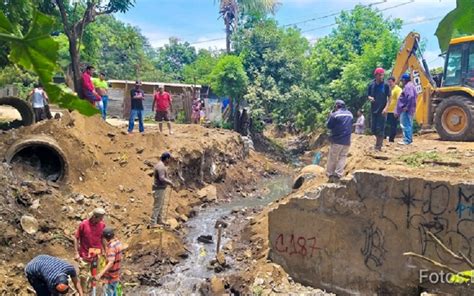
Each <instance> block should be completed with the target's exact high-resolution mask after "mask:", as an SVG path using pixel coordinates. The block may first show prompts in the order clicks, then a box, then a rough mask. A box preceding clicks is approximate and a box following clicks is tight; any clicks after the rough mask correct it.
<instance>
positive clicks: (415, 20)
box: [117, 0, 456, 68]
mask: <svg viewBox="0 0 474 296" xmlns="http://www.w3.org/2000/svg"><path fill="white" fill-rule="evenodd" d="M215 2H218V1H214V0H137V1H136V4H135V6H134V7H133V8H132V9H130V10H129V11H128V12H127V13H125V14H117V17H118V18H119V19H121V20H122V21H125V22H127V23H130V24H132V25H134V26H137V27H139V28H140V29H141V31H142V33H143V34H144V35H145V36H147V37H148V38H149V40H150V42H151V44H152V45H153V46H155V47H158V46H162V45H163V44H165V43H167V41H168V38H169V37H177V38H179V39H180V40H183V41H188V42H190V43H191V44H192V45H193V46H195V47H196V48H219V49H221V48H225V39H224V37H225V34H224V29H223V21H222V19H219V18H218V17H219V15H218V4H217V3H215ZM280 3H281V5H280V7H279V8H278V10H277V12H276V14H275V18H276V19H277V21H278V22H279V24H281V25H285V24H293V23H299V24H298V25H297V26H298V27H299V28H301V30H302V32H303V34H304V36H306V37H307V38H308V39H310V41H312V42H314V41H315V40H316V39H317V38H319V37H322V36H324V35H326V34H328V33H329V32H330V31H331V29H332V27H331V26H330V25H331V24H333V23H334V18H335V16H333V15H332V14H337V13H338V12H340V11H341V10H349V9H351V8H353V7H354V6H355V5H356V4H364V5H368V4H371V3H374V4H375V5H374V7H377V8H378V9H380V10H384V11H382V13H383V14H384V15H385V16H386V17H396V18H401V19H402V20H403V21H404V22H405V23H408V24H406V25H405V26H404V27H403V29H402V32H401V36H402V37H404V36H405V35H406V34H407V33H408V32H410V31H413V30H414V31H417V32H419V33H420V34H421V36H422V38H423V39H424V40H425V41H426V45H427V47H426V53H425V58H426V60H427V61H428V64H429V66H430V68H434V67H437V66H442V65H443V58H440V57H438V55H439V54H440V50H439V47H438V42H437V39H436V36H434V33H435V30H436V27H437V25H438V22H439V21H440V19H441V18H442V17H443V16H444V15H446V14H447V13H448V12H449V11H451V10H452V9H454V8H455V7H456V0H386V1H383V0H358V1H357V0H280ZM328 15H332V16H328ZM321 17H324V18H321ZM313 18H319V19H317V20H311V19H313ZM300 22H302V23H300Z"/></svg>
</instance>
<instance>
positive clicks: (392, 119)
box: [387, 76, 402, 143]
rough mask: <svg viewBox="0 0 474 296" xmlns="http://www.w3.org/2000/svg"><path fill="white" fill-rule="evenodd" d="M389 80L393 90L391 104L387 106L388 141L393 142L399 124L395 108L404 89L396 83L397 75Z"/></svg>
mask: <svg viewBox="0 0 474 296" xmlns="http://www.w3.org/2000/svg"><path fill="white" fill-rule="evenodd" d="M387 81H388V85H389V86H390V91H391V96H390V105H389V106H388V108H387V123H388V124H389V125H390V130H389V133H388V141H389V142H392V143H393V142H395V136H396V135H397V125H398V118H397V117H396V116H395V108H396V107H397V102H398V97H400V94H401V93H402V89H401V88H400V86H398V85H397V84H396V83H395V81H396V79H395V77H393V76H391V77H390V78H389V79H388V80H387Z"/></svg>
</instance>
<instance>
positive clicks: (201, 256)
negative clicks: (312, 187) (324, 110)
mask: <svg viewBox="0 0 474 296" xmlns="http://www.w3.org/2000/svg"><path fill="white" fill-rule="evenodd" d="M291 186H292V178H291V177H290V176H288V175H280V176H275V177H271V178H268V179H264V180H263V181H260V182H259V183H257V184H256V185H255V187H256V188H257V190H256V191H254V192H252V193H250V194H249V195H248V196H247V197H240V198H235V199H233V200H230V201H228V202H221V203H218V204H214V205H212V206H208V207H202V206H201V207H198V208H196V209H195V211H196V216H195V217H193V218H191V219H189V221H188V222H186V223H185V225H184V227H185V229H186V232H187V233H186V235H185V237H186V239H185V243H186V248H187V250H188V252H189V253H188V258H186V259H184V260H183V261H182V262H180V263H178V264H177V265H175V266H174V268H173V269H172V271H171V272H170V273H169V274H167V275H164V276H162V277H161V279H160V280H159V283H158V284H159V287H143V286H142V287H139V288H136V289H135V290H133V291H131V292H132V293H134V295H201V294H207V292H206V289H208V285H209V283H210V281H211V278H212V277H214V276H215V275H216V274H218V275H219V276H230V275H232V274H233V273H235V272H239V271H241V270H242V269H243V268H244V266H242V264H241V263H240V262H242V256H245V254H238V253H236V252H232V247H231V246H232V245H233V244H236V243H238V241H239V239H240V235H239V232H240V231H241V229H242V225H243V223H245V222H248V221H249V220H251V219H252V215H254V214H255V213H257V212H258V211H260V210H261V209H262V208H263V207H265V206H266V205H268V204H269V203H272V202H274V201H275V200H277V199H279V198H281V197H283V196H286V195H287V194H288V193H289V192H291ZM244 195H246V194H244ZM216 221H223V222H224V223H226V224H227V225H228V226H227V227H226V228H225V229H224V230H223V232H222V240H221V246H223V247H222V248H221V250H222V251H223V254H224V256H225V261H226V263H225V265H226V266H227V267H226V268H223V271H222V272H219V273H216V272H215V270H214V269H213V268H211V267H210V266H209V265H210V262H211V261H212V260H213V259H214V258H215V257H216V240H217V237H216V229H215V224H216ZM206 235H210V236H212V242H211V243H207V244H205V243H202V242H199V241H198V238H199V237H200V236H206ZM228 288H229V289H231V287H228ZM233 292H234V294H238V291H235V290H234V291H233Z"/></svg>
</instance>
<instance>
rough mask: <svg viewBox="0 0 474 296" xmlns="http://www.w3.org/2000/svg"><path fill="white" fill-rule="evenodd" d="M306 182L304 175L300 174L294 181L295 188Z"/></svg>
mask: <svg viewBox="0 0 474 296" xmlns="http://www.w3.org/2000/svg"><path fill="white" fill-rule="evenodd" d="M303 183H304V176H299V177H298V178H296V180H295V182H294V183H293V189H300V188H301V186H303Z"/></svg>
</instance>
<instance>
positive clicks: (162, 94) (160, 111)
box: [151, 85, 173, 135]
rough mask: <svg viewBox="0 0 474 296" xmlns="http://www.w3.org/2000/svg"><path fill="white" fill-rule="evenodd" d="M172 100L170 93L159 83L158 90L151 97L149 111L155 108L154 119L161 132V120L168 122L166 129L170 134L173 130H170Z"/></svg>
mask: <svg viewBox="0 0 474 296" xmlns="http://www.w3.org/2000/svg"><path fill="white" fill-rule="evenodd" d="M172 102H173V100H172V99H171V95H170V94H169V93H168V92H166V91H164V86H163V85H160V87H159V91H158V92H157V93H155V96H154V98H153V105H152V107H151V111H154V110H155V108H156V114H155V120H156V121H158V122H159V125H160V132H161V133H162V132H163V121H166V123H167V124H168V131H169V134H170V135H172V134H173V132H172V131H171V122H170V115H171V107H172Z"/></svg>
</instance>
